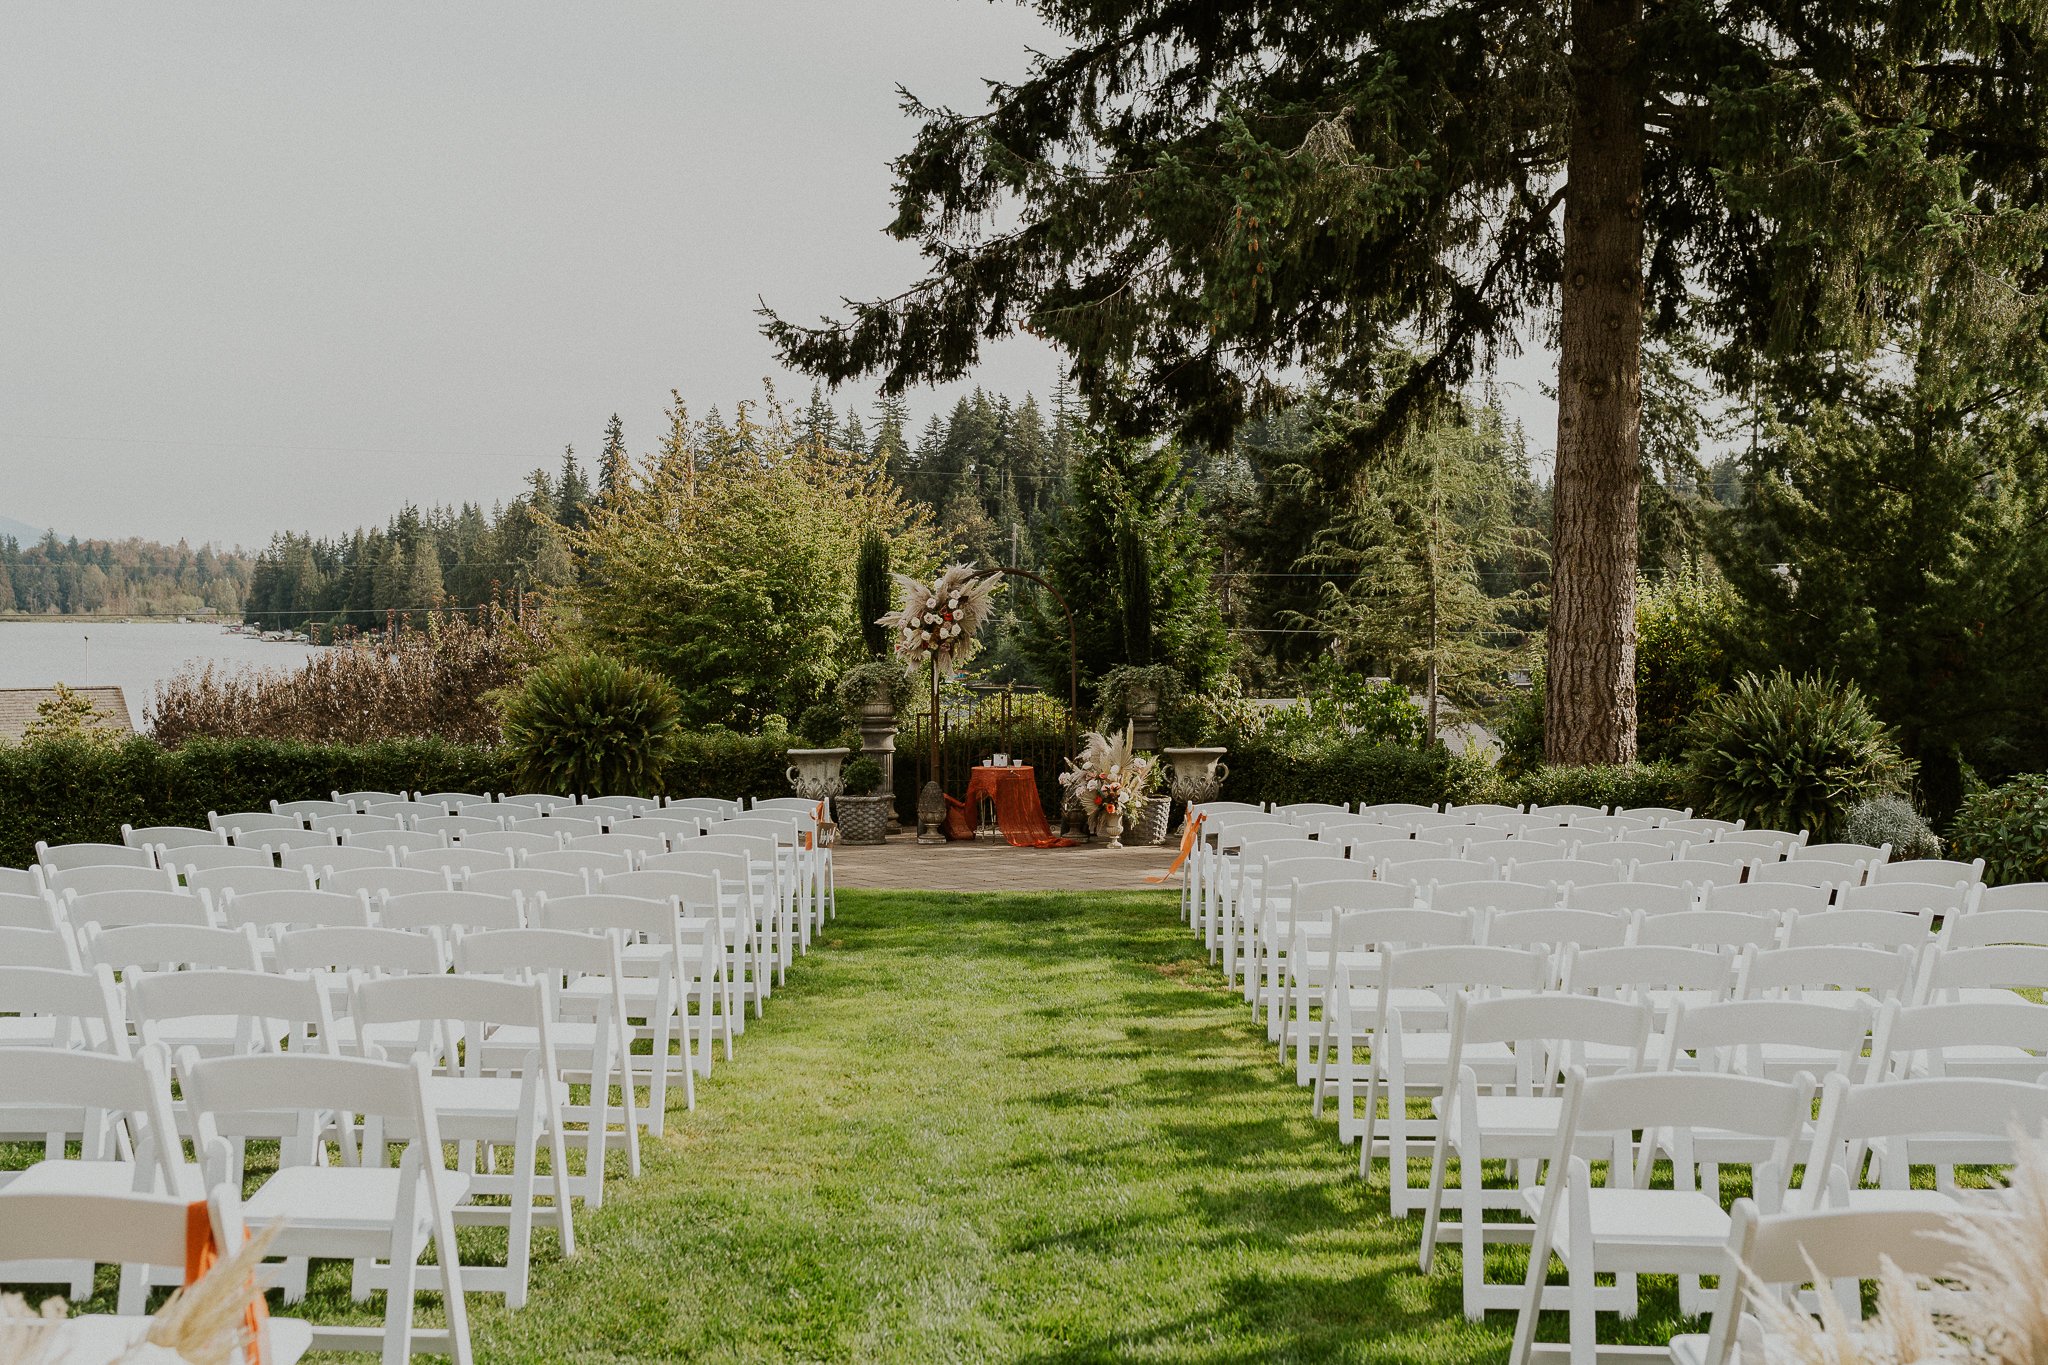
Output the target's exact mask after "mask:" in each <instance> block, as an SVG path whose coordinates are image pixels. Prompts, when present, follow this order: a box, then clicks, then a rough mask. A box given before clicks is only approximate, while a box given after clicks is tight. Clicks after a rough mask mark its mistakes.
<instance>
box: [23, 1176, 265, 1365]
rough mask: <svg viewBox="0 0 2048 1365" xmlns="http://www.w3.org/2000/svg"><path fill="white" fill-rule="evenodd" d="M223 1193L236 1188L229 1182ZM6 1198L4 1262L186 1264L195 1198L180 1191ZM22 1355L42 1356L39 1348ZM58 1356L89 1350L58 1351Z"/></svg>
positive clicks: (35, 1194) (171, 1266)
mask: <svg viewBox="0 0 2048 1365" xmlns="http://www.w3.org/2000/svg"><path fill="white" fill-rule="evenodd" d="M221 1193H222V1194H224V1195H226V1194H231V1193H232V1191H230V1190H227V1189H226V1188H225V1187H223V1188H222V1190H221ZM0 1201H4V1204H0V1207H4V1210H5V1213H4V1216H0V1262H6V1261H36V1260H42V1261H49V1260H61V1261H84V1262H89V1263H94V1264H109V1265H136V1266H150V1267H154V1268H163V1269H176V1270H182V1269H183V1268H184V1266H185V1257H186V1236H187V1233H186V1227H187V1223H188V1217H187V1209H188V1208H189V1207H190V1204H191V1200H190V1199H188V1198H187V1197H186V1196H185V1195H184V1194H182V1193H177V1194H156V1193H150V1192H130V1193H121V1194H113V1193H94V1192H87V1191H68V1192H58V1191H41V1190H35V1191H22V1192H18V1193H0ZM21 1330H24V1331H26V1330H33V1329H21ZM22 1358H23V1359H31V1358H33V1359H38V1360H39V1359H42V1358H43V1357H42V1355H41V1354H40V1353H33V1354H31V1355H24V1356H23V1357H22ZM52 1358H55V1359H62V1360H82V1359H85V1358H86V1357H84V1356H81V1355H74V1354H73V1353H71V1352H70V1351H66V1350H59V1351H57V1352H56V1353H55V1355H54V1357H52ZM98 1359H107V1357H106V1356H100V1357H98Z"/></svg>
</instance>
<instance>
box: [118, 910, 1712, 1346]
mask: <svg viewBox="0 0 2048 1365" xmlns="http://www.w3.org/2000/svg"><path fill="white" fill-rule="evenodd" d="M1308 1100H1309V1097H1308V1093H1307V1092H1306V1091H1304V1090H1300V1089H1297V1088H1296V1087H1295V1086H1294V1084H1293V1083H1292V1073H1291V1071H1288V1072H1283V1071H1282V1070H1281V1069H1280V1068H1279V1067H1278V1066H1277V1065H1276V1063H1275V1059H1274V1055H1273V1052H1272V1050H1271V1048H1270V1046H1269V1045H1268V1044H1267V1042H1266V1040H1265V1034H1264V1030H1263V1028H1261V1027H1259V1026H1257V1025H1255V1024H1254V1023H1253V1022H1252V1020H1251V1015H1250V1011H1249V1009H1248V1008H1247V1007H1246V1006H1245V1005H1244V1004H1243V1002H1242V1000H1241V999H1239V998H1238V997H1237V996H1236V995H1234V994H1232V993H1230V992H1228V991H1225V990H1224V989H1223V988H1222V985H1221V982H1220V978H1219V977H1218V975H1217V974H1216V972H1215V971H1214V970H1213V969H1212V968H1211V967H1210V965H1209V963H1208V962H1207V960H1206V957H1205V955H1204V954H1203V952H1202V950H1201V948H1200V946H1199V944H1198V943H1197V942H1196V941H1195V940H1194V938H1193V937H1192V936H1191V935H1190V934H1189V933H1188V932H1187V931H1186V929H1185V928H1184V927H1182V926H1181V925H1180V924H1179V923H1178V921H1177V918H1176V915H1175V901H1174V898H1173V897H1172V895H1171V894H1169V893H1166V892H1151V893H1141V894H1092V895H984V896H954V895H938V894H928V893H918V894H885V893H877V892H854V891H848V892H844V893H842V894H841V896H840V914H839V918H838V919H837V920H836V921H835V922H834V923H833V924H832V925H830V926H829V927H828V930H827V932H826V934H825V936H824V941H823V942H822V943H820V944H819V945H818V946H817V947H815V948H814V949H813V950H812V952H811V953H810V955H809V956H808V957H806V958H803V959H801V960H800V961H799V962H798V963H797V965H796V966H795V967H794V968H793V969H792V970H791V972H790V977H789V984H788V986H787V987H786V988H785V989H784V990H782V991H780V992H778V993H777V995H776V996H775V997H774V998H773V999H772V1000H770V1001H769V1003H768V1012H767V1014H766V1016H765V1017H764V1018H762V1019H759V1020H755V1021H752V1023H751V1024H750V1026H749V1028H748V1031H747V1033H746V1035H745V1036H744V1037H743V1038H741V1040H740V1043H739V1051H738V1057H737V1059H736V1060H735V1061H733V1062H732V1063H730V1064H728V1063H725V1062H720V1063H719V1066H718V1070H717V1073H716V1074H715V1075H714V1076H713V1077H712V1078H711V1080H710V1081H709V1083H708V1084H705V1085H703V1086H702V1087H701V1088H700V1090H699V1096H698V1108H697V1110H696V1112H695V1113H684V1112H682V1111H680V1110H677V1111H675V1112H672V1113H671V1114H670V1116H669V1118H670V1127H669V1132H668V1134H667V1136H666V1137H665V1138H663V1139H662V1140H660V1141H657V1142H653V1143H650V1144H649V1146H648V1149H647V1168H646V1171H645V1173H644V1174H643V1175H642V1176H641V1178H640V1179H639V1180H637V1181H630V1180H626V1179H623V1178H621V1179H615V1180H614V1181H613V1182H612V1183H611V1184H610V1186H609V1189H608V1192H607V1202H606V1204H605V1207H604V1208H603V1209H601V1210H598V1211H595V1212H590V1213H579V1216H578V1220H577V1221H578V1232H579V1237H580V1246H579V1250H578V1254H577V1256H576V1257H575V1258H573V1259H572V1260H568V1261H564V1260H562V1259H561V1258H560V1257H559V1256H558V1255H557V1254H555V1252H554V1251H553V1249H552V1246H551V1242H550V1240H549V1239H547V1238H545V1237H544V1236H536V1239H535V1241H536V1257H537V1260H536V1270H535V1285H534V1292H533V1296H532V1299H531V1300H530V1302H529V1304H528V1306H527V1307H526V1308H525V1309H523V1310H522V1311H521V1312H519V1313H516V1314H507V1313H506V1312H504V1310H503V1307H502V1304H501V1301H500V1300H499V1299H497V1298H496V1297H495V1296H491V1295H472V1296H471V1305H472V1314H473V1321H474V1330H475V1337H476V1345H477V1357H478V1359H479V1360H480V1361H486V1362H505V1361H534V1362H539V1361H563V1360H581V1361H599V1360H606V1361H610V1360H691V1361H757V1360H759V1361H765V1360H833V1361H906V1362H908V1361H917V1362H930V1361H989V1360H1006V1361H1033V1362H1041V1361H1043V1362H1050V1361H1096V1360H1104V1361H1106V1360H1127V1359H1138V1360H1173V1361H1200V1362H1230V1361H1245V1362H1251V1361H1326V1360H1327V1361H1387V1362H1396V1361H1431V1362H1453V1361H1489V1360H1499V1359H1502V1358H1503V1357H1504V1355H1505V1353H1506V1348H1507V1343H1508V1336H1509V1333H1510V1332H1511V1331H1512V1328H1513V1322H1512V1319H1511V1317H1510V1316H1509V1315H1505V1314H1497V1315H1495V1316H1494V1317H1493V1318H1492V1319H1491V1320H1490V1321H1489V1322H1488V1323H1487V1324H1486V1326H1485V1327H1483V1328H1482V1327H1478V1326H1474V1325H1472V1324H1468V1323H1467V1322H1465V1320H1464V1318H1463V1316H1462V1315H1461V1313H1460V1311H1459V1299H1458V1288H1457V1266H1458V1257H1457V1253H1456V1251H1455V1249H1453V1250H1452V1251H1451V1252H1450V1253H1449V1254H1448V1255H1446V1256H1444V1257H1443V1258H1441V1259H1440V1260H1439V1263H1438V1269H1437V1271H1436V1273H1435V1274H1434V1275H1432V1276H1430V1277H1428V1278H1424V1277H1422V1276H1420V1275H1418V1274H1417V1273H1416V1270H1415V1247H1416V1241H1417V1232H1416V1230H1417V1228H1418V1227H1419V1223H1411V1222H1408V1221H1405V1220H1404V1221H1398V1222H1397V1221H1395V1220H1393V1219H1390V1218H1389V1217H1388V1216H1387V1214H1386V1212H1385V1209H1386V1201H1385V1195H1384V1191H1383V1189H1381V1188H1378V1187H1374V1188H1368V1187H1366V1186H1365V1185H1363V1184H1361V1183H1360V1181H1359V1180H1358V1177H1357V1174H1356V1170H1357V1166H1356V1162H1357V1158H1356V1149H1355V1148H1348V1149H1347V1148H1344V1147H1340V1146H1339V1145H1338V1143H1337V1141H1336V1138H1335V1134H1334V1126H1333V1125H1331V1124H1328V1123H1323V1122H1318V1121H1317V1120H1315V1119H1312V1118H1311V1117H1310V1115H1309V1102H1308ZM678 1102H679V1100H678ZM252 1174H253V1172H252ZM503 1236H504V1234H503V1233H502V1232H495V1233H494V1232H492V1231H491V1230H488V1229H477V1230H474V1231H471V1232H465V1234H464V1242H465V1244H469V1243H470V1242H471V1241H472V1239H473V1238H474V1239H478V1240H479V1241H480V1242H482V1241H484V1239H489V1238H492V1237H495V1238H496V1240H497V1243H498V1250H499V1251H500V1252H501V1251H502V1246H503ZM479 1249H481V1247H480V1248H479ZM1501 1254H1502V1256H1503V1259H1502V1261H1501V1263H1500V1272H1501V1273H1502V1274H1512V1273H1514V1266H1515V1261H1516V1260H1517V1259H1518V1258H1519V1256H1520V1253H1517V1252H1515V1251H1513V1250H1505V1251H1503V1252H1502V1253H1501ZM493 1259H495V1257H493ZM103 1275H111V1271H107V1272H103ZM108 1284H109V1285H111V1280H109V1281H108ZM1653 1286H1655V1287H1654V1288H1653ZM345 1288H346V1279H345V1267H342V1266H339V1265H334V1266H329V1267H326V1273H323V1274H320V1275H317V1276H316V1281H315V1292H314V1295H313V1298H314V1302H313V1303H312V1304H310V1305H308V1307H309V1308H310V1309H311V1310H312V1312H311V1315H312V1316H316V1317H328V1318H334V1317H341V1316H348V1317H354V1318H356V1319H357V1320H368V1319H369V1317H370V1310H371V1309H372V1307H373V1306H371V1305H365V1306H363V1307H359V1308H355V1309H353V1310H351V1309H350V1306H349V1305H348V1304H347V1301H346V1293H345ZM1645 1288H1646V1293H1647V1299H1646V1303H1645V1318H1644V1320H1643V1321H1641V1322H1639V1323H1637V1324H1635V1325H1634V1330H1633V1331H1632V1332H1631V1333H1630V1335H1631V1336H1632V1337H1634V1338H1635V1339H1637V1340H1655V1341H1661V1340H1662V1339H1663V1334H1666V1333H1668V1332H1669V1331H1670V1330H1671V1327H1672V1323H1671V1321H1670V1318H1669V1313H1670V1311H1671V1308H1672V1304H1673V1296H1672V1294H1671V1292H1670V1290H1669V1288H1668V1283H1667V1284H1666V1285H1662V1286H1658V1285H1656V1282H1655V1281H1649V1282H1646V1285H1645ZM1558 1326H1559V1328H1560V1329H1561V1326H1562V1324H1561V1322H1560V1323H1559V1324H1558ZM1608 1329H1609V1330H1612V1325H1611V1324H1608ZM1545 1335H1546V1336H1549V1337H1551V1338H1552V1339H1559V1338H1561V1336H1562V1332H1561V1330H1557V1331H1548V1332H1546V1334H1545Z"/></svg>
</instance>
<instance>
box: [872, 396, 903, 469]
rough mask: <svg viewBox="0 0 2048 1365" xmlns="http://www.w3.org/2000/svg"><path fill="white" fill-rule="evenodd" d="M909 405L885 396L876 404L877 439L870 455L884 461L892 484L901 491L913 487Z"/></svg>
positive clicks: (898, 398)
mask: <svg viewBox="0 0 2048 1365" xmlns="http://www.w3.org/2000/svg"><path fill="white" fill-rule="evenodd" d="M909 429H910V405H909V404H908V403H906V402H904V401H903V395H901V394H883V395H882V399H881V401H880V402H878V403H877V404H875V439H874V444H873V445H871V446H870V447H869V450H870V452H871V453H873V454H875V455H879V456H880V457H881V459H882V468H883V470H884V471H885V472H887V474H888V476H889V481H890V482H891V483H894V484H895V485H896V486H897V487H898V488H907V487H909V484H910V437H909V435H908V432H909Z"/></svg>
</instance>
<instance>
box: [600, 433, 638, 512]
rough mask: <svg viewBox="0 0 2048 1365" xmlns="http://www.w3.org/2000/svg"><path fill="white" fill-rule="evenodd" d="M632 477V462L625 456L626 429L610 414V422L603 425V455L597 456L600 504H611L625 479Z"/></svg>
mask: <svg viewBox="0 0 2048 1365" xmlns="http://www.w3.org/2000/svg"><path fill="white" fill-rule="evenodd" d="M631 476H632V461H631V460H630V458H629V457H628V456H627V454H626V427H625V424H624V423H623V422H621V421H619V415H618V414H617V413H616V412H615V413H613V414H612V420H611V421H609V422H606V423H605V424H604V453H603V454H602V455H600V456H598V464H597V495H598V498H599V500H600V501H602V502H612V501H614V500H616V499H617V498H618V496H619V490H620V489H622V488H624V487H625V485H626V481H627V479H629V478H630V477H631Z"/></svg>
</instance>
